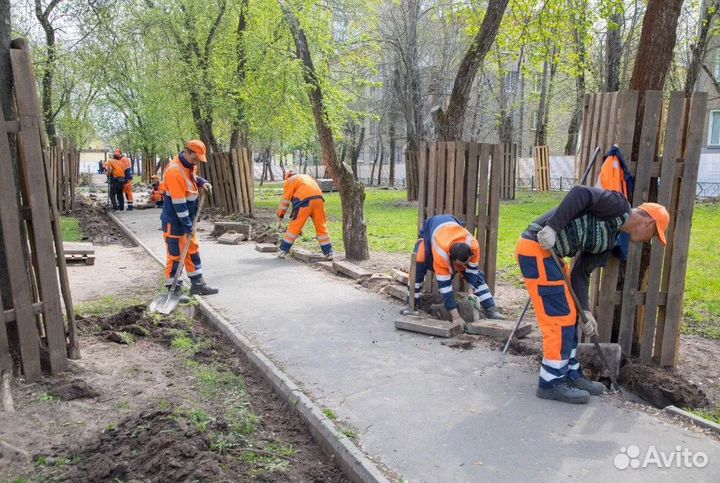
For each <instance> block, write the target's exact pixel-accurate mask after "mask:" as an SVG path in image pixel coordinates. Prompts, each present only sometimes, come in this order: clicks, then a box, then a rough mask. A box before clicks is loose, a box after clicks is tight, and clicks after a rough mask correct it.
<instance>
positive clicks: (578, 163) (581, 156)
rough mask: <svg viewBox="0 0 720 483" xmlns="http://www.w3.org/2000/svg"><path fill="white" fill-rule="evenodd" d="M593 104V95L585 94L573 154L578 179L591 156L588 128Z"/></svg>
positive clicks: (590, 122) (589, 127)
mask: <svg viewBox="0 0 720 483" xmlns="http://www.w3.org/2000/svg"><path fill="white" fill-rule="evenodd" d="M594 105H595V96H594V95H591V94H585V96H584V98H583V115H582V124H581V125H580V136H581V139H580V149H579V150H578V152H577V154H576V155H575V178H576V179H577V180H578V182H579V181H580V178H581V177H582V174H583V173H584V172H585V168H586V167H587V163H588V161H587V160H588V158H589V157H590V156H591V154H592V153H591V152H590V150H591V149H594V148H591V147H590V141H591V139H590V129H591V124H592V118H593V107H594Z"/></svg>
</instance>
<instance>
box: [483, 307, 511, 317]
mask: <svg viewBox="0 0 720 483" xmlns="http://www.w3.org/2000/svg"><path fill="white" fill-rule="evenodd" d="M483 312H485V318H487V319H495V320H506V319H505V316H504V315H503V314H501V313H500V312H499V311H498V308H497V306H495V305H493V306H492V307H487V308H484V309H483Z"/></svg>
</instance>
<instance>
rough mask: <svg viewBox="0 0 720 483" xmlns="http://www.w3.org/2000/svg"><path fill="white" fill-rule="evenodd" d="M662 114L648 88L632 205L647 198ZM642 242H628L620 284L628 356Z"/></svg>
mask: <svg viewBox="0 0 720 483" xmlns="http://www.w3.org/2000/svg"><path fill="white" fill-rule="evenodd" d="M661 113H662V92H661V91H647V92H646V93H645V110H644V112H643V122H642V131H641V133H640V145H639V149H638V164H637V171H636V172H635V174H634V177H635V190H634V193H633V206H639V205H640V204H642V203H644V202H645V201H648V193H649V191H650V168H651V167H652V165H653V164H654V163H655V153H656V151H657V147H656V141H657V139H658V130H659V128H660V115H661ZM642 249H643V244H642V243H630V245H629V247H628V256H627V261H626V263H625V276H624V283H623V302H622V308H621V309H620V332H619V334H618V343H619V344H620V348H621V349H622V352H623V354H625V355H628V356H629V355H630V351H631V349H632V341H633V332H634V327H635V318H636V311H637V310H636V309H637V307H636V306H635V304H634V302H633V301H634V296H635V294H636V293H637V291H638V288H639V285H640V282H639V281H638V277H639V276H640V258H641V255H642Z"/></svg>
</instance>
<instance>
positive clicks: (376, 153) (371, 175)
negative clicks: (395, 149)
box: [369, 135, 382, 186]
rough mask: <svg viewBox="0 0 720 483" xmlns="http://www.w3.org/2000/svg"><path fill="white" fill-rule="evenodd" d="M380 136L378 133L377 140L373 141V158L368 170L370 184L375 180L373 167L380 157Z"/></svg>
mask: <svg viewBox="0 0 720 483" xmlns="http://www.w3.org/2000/svg"><path fill="white" fill-rule="evenodd" d="M381 139H382V138H381V137H380V136H379V135H378V138H377V142H376V143H375V159H373V164H372V169H371V170H370V181H369V184H370V186H372V185H373V183H374V182H375V168H376V167H377V162H378V158H379V157H380V144H381Z"/></svg>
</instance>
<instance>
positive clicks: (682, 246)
mask: <svg viewBox="0 0 720 483" xmlns="http://www.w3.org/2000/svg"><path fill="white" fill-rule="evenodd" d="M707 97H708V95H707V93H706V92H695V93H694V94H693V96H692V99H691V100H690V112H689V115H688V134H687V139H686V143H685V156H684V157H685V172H684V173H683V178H682V181H681V184H680V198H679V200H678V210H677V213H676V219H677V221H676V222H675V232H674V233H673V234H672V235H673V245H674V248H673V254H672V260H671V263H670V280H669V282H670V285H669V287H668V302H667V306H666V308H665V310H666V319H665V334H664V336H663V343H662V356H661V360H660V364H661V365H663V366H675V365H676V364H677V357H678V346H679V337H680V319H681V317H682V307H683V303H682V302H683V294H684V292H685V274H686V271H687V259H688V251H689V246H690V228H691V225H692V215H693V209H694V207H695V190H696V185H697V178H698V167H699V163H700V149H701V147H702V135H703V129H704V119H705V109H706V106H707Z"/></svg>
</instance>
